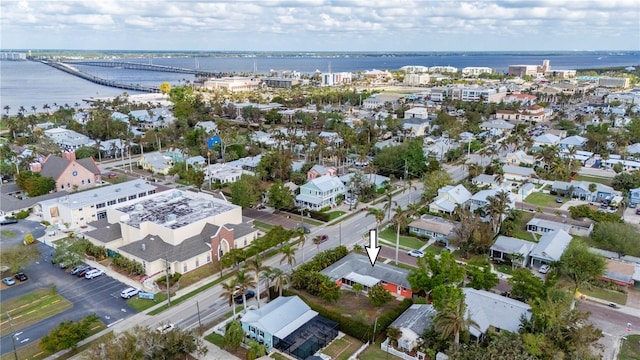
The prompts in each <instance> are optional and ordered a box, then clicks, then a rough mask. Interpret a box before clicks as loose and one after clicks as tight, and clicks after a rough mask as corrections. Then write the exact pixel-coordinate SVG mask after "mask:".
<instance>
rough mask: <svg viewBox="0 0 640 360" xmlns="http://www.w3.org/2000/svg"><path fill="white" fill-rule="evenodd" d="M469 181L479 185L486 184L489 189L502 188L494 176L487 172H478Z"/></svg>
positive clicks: (483, 185)
mask: <svg viewBox="0 0 640 360" xmlns="http://www.w3.org/2000/svg"><path fill="white" fill-rule="evenodd" d="M471 182H472V183H473V184H474V185H476V186H479V187H485V186H488V187H489V188H490V189H500V188H502V184H501V183H500V182H499V181H497V180H496V177H495V176H493V175H488V174H480V175H478V176H476V177H474V178H473V179H471Z"/></svg>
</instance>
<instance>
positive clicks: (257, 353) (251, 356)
mask: <svg viewBox="0 0 640 360" xmlns="http://www.w3.org/2000/svg"><path fill="white" fill-rule="evenodd" d="M247 345H248V346H249V349H248V350H247V360H255V359H257V358H259V357H261V356H264V355H266V354H267V348H266V347H265V346H264V345H263V344H260V343H258V342H257V341H253V340H249V341H248V342H247Z"/></svg>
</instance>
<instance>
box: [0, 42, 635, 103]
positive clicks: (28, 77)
mask: <svg viewBox="0 0 640 360" xmlns="http://www.w3.org/2000/svg"><path fill="white" fill-rule="evenodd" d="M545 59H548V60H549V61H550V65H551V68H552V69H585V68H599V67H611V66H631V65H638V64H640V52H638V51H635V52H634V51H626V52H575V53H572V52H569V53H567V52H564V53H553V52H550V53H538V52H537V53H491V52H484V53H417V54H408V53H401V54H377V53H367V54H364V53H353V54H351V53H349V54H347V53H337V54H328V53H304V54H294V53H279V54H278V53H273V54H268V53H256V54H249V53H224V54H213V55H211V54H206V55H202V54H195V53H194V54H186V55H182V56H181V55H180V54H175V55H172V56H171V57H168V56H165V57H158V54H154V53H148V54H146V55H144V56H140V57H137V58H121V59H116V60H115V61H129V62H141V63H149V62H151V63H153V64H156V65H168V66H176V67H183V68H191V69H195V68H197V69H200V70H206V71H212V72H225V73H234V72H235V73H242V72H254V71H255V72H257V73H260V74H267V73H269V72H270V71H271V70H295V71H299V72H302V73H312V72H314V71H321V72H327V71H334V72H341V71H350V72H359V71H365V70H371V69H389V70H395V69H399V68H400V67H402V66H405V65H422V66H436V65H450V66H454V67H457V68H463V67H467V66H487V67H491V68H494V69H496V70H497V71H501V72H506V70H507V68H508V67H509V65H515V64H542V61H543V60H545ZM77 67H78V68H79V69H80V70H82V71H86V72H88V73H91V74H93V75H96V76H99V77H102V78H105V79H110V80H115V81H119V82H125V83H132V84H141V85H147V86H158V85H159V84H161V83H162V82H165V81H166V82H169V83H171V84H173V85H179V84H183V83H185V82H187V81H189V82H192V81H193V80H194V77H193V75H188V74H176V73H165V72H156V71H141V70H128V69H121V68H103V67H94V66H86V65H85V66H82V65H78V66H77ZM122 92H123V90H121V89H115V88H110V87H105V86H101V85H96V84H93V83H91V82H88V81H86V80H83V79H80V78H77V77H75V76H72V75H69V74H67V73H64V72H62V71H59V70H56V69H53V68H51V67H49V66H46V65H44V64H41V63H36V62H31V61H17V62H14V61H0V111H2V112H3V113H5V110H4V107H5V106H9V107H10V109H9V113H10V114H16V113H17V112H18V109H19V108H20V106H24V107H25V109H27V112H30V111H31V107H32V106H35V107H36V108H37V110H36V111H41V110H42V107H43V105H45V104H48V105H49V106H50V107H52V108H53V106H54V105H53V104H54V103H55V104H57V105H58V106H60V105H64V104H69V105H70V106H74V104H80V105H82V106H84V105H86V103H85V102H83V99H87V98H92V97H93V98H100V97H108V96H117V95H120V94H122ZM128 93H129V94H135V93H136V92H133V91H129V92H128Z"/></svg>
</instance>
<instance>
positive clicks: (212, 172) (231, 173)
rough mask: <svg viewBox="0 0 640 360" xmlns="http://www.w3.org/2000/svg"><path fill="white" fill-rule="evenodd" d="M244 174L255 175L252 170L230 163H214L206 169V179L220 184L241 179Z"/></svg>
mask: <svg viewBox="0 0 640 360" xmlns="http://www.w3.org/2000/svg"><path fill="white" fill-rule="evenodd" d="M244 174H247V175H253V173H252V172H251V171H247V170H244V169H243V168H239V167H235V166H229V164H212V165H209V166H208V167H207V168H206V170H205V175H204V181H205V182H207V181H208V182H209V183H211V182H214V183H218V184H229V183H233V182H236V181H238V180H240V177H241V176H242V175H244Z"/></svg>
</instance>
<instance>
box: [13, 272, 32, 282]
mask: <svg viewBox="0 0 640 360" xmlns="http://www.w3.org/2000/svg"><path fill="white" fill-rule="evenodd" d="M15 278H16V279H18V280H20V281H27V280H29V277H28V276H27V275H26V274H25V273H23V272H19V273H17V274H16V276H15Z"/></svg>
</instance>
